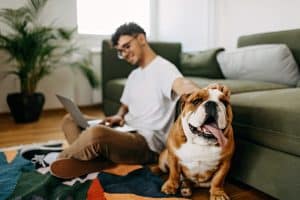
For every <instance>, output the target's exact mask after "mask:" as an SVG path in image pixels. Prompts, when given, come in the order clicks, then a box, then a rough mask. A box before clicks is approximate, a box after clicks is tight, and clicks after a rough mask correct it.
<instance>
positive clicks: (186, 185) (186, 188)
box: [180, 180, 192, 197]
mask: <svg viewBox="0 0 300 200" xmlns="http://www.w3.org/2000/svg"><path fill="white" fill-rule="evenodd" d="M180 193H181V195H182V196H183V197H190V196H192V188H191V182H190V181H188V180H184V181H182V183H181V186H180Z"/></svg>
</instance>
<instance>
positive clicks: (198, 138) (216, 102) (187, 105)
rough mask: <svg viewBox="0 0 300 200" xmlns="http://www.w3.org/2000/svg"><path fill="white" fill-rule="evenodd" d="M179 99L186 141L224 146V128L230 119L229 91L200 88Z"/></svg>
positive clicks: (229, 122)
mask: <svg viewBox="0 0 300 200" xmlns="http://www.w3.org/2000/svg"><path fill="white" fill-rule="evenodd" d="M181 101H182V104H181V107H182V112H181V122H182V127H183V130H184V134H185V136H186V137H187V141H188V142H190V143H195V144H199V145H219V146H221V147H224V146H225V145H226V142H227V138H226V135H225V134H226V129H227V127H228V126H229V125H230V124H231V121H232V111H231V106H230V103H229V93H226V94H224V93H222V92H221V91H220V90H218V89H200V90H198V91H196V92H194V93H192V94H189V95H184V96H182V99H181Z"/></svg>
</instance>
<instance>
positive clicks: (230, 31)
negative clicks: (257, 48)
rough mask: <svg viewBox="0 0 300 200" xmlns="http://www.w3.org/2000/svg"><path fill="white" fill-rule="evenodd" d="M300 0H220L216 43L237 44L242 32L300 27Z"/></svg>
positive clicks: (226, 45)
mask: <svg viewBox="0 0 300 200" xmlns="http://www.w3.org/2000/svg"><path fill="white" fill-rule="evenodd" d="M299 8H300V1H299V0H217V1H216V33H217V34H216V45H217V46H223V47H225V48H226V49H233V48H235V47H236V44H237V39H238V37H239V36H241V35H246V34H252V33H260V32H269V31H278V30H287V29H294V28H300V12H299Z"/></svg>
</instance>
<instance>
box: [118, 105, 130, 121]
mask: <svg viewBox="0 0 300 200" xmlns="http://www.w3.org/2000/svg"><path fill="white" fill-rule="evenodd" d="M126 113H128V106H127V105H125V104H121V106H120V108H119V110H118V112H117V114H116V115H117V116H120V117H121V118H122V119H123V118H124V116H125V115H126Z"/></svg>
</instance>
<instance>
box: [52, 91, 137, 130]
mask: <svg viewBox="0 0 300 200" xmlns="http://www.w3.org/2000/svg"><path fill="white" fill-rule="evenodd" d="M56 97H57V98H58V100H59V101H60V102H61V104H62V105H63V106H64V108H65V109H66V110H67V112H68V113H70V115H71V116H72V118H73V119H74V121H75V122H76V123H77V125H78V126H79V127H81V128H83V129H86V128H87V127H90V126H95V125H97V124H99V123H101V122H102V121H103V120H102V119H96V120H87V119H85V118H84V116H83V114H82V113H81V111H80V109H79V107H78V106H77V105H76V104H75V103H74V102H73V101H72V100H71V99H69V98H67V97H64V96H61V95H58V94H57V95H56ZM113 128H114V129H116V130H118V131H122V132H133V131H136V129H135V128H133V127H131V126H128V125H127V124H124V125H123V126H114V127H113Z"/></svg>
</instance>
